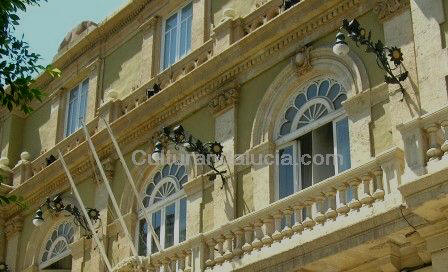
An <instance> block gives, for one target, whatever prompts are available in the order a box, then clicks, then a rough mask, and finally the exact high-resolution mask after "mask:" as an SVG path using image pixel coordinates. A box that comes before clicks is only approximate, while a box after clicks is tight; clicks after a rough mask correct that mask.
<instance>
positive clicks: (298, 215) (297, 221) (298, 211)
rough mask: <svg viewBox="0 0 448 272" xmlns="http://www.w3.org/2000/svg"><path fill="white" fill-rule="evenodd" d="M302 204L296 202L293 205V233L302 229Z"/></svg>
mask: <svg viewBox="0 0 448 272" xmlns="http://www.w3.org/2000/svg"><path fill="white" fill-rule="evenodd" d="M303 207H304V206H303V205H301V204H298V205H294V207H293V208H294V225H293V226H292V230H293V231H294V232H295V233H301V232H302V231H303V229H304V227H303V224H302V210H303Z"/></svg>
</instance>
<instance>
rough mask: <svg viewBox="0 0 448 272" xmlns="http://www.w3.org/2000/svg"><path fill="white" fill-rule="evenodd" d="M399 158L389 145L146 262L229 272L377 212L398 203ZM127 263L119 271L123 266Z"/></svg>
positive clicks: (399, 153)
mask: <svg viewBox="0 0 448 272" xmlns="http://www.w3.org/2000/svg"><path fill="white" fill-rule="evenodd" d="M403 163H404V161H403V152H402V151H401V150H400V149H398V148H394V149H390V150H388V151H386V152H384V153H382V154H380V155H379V156H377V157H376V158H374V159H372V160H371V161H369V162H367V163H366V164H364V165H362V166H359V167H357V168H354V169H350V170H348V171H346V172H343V173H341V174H339V175H337V176H334V177H331V178H328V179H326V180H324V181H322V182H320V183H318V184H316V185H314V186H311V187H309V188H306V189H305V190H302V191H300V192H298V193H296V194H294V195H291V196H289V197H287V198H285V199H282V200H279V201H276V202H274V203H272V204H271V205H270V206H268V207H266V208H263V209H261V210H258V211H255V212H252V213H250V214H247V215H245V216H243V217H240V218H237V219H235V220H233V221H231V222H230V223H229V224H227V225H223V226H221V227H219V228H216V229H215V230H212V231H209V232H206V233H201V234H199V235H198V236H196V237H193V238H191V239H189V240H187V241H185V242H183V243H181V244H179V245H176V246H174V247H171V248H169V249H167V250H165V251H163V252H160V253H156V254H153V255H152V256H151V257H150V261H149V257H147V258H146V261H148V262H147V263H146V265H145V266H146V268H147V269H148V270H149V271H160V269H162V268H163V269H164V270H163V271H168V270H167V267H168V266H169V267H171V269H172V271H176V269H175V268H176V267H177V269H178V270H177V271H233V270H235V269H239V268H242V267H245V266H248V265H251V264H253V263H256V262H259V261H260V259H267V258H269V257H272V256H275V255H277V254H281V253H283V252H286V251H288V250H290V249H293V248H296V247H299V246H301V245H303V244H305V243H308V242H310V241H312V240H315V239H318V238H321V237H322V236H325V235H329V234H331V233H334V232H336V231H338V230H341V229H344V228H347V227H349V226H351V225H354V224H357V223H360V222H363V221H365V220H368V219H371V218H374V217H376V216H381V215H382V214H385V213H387V212H389V211H391V210H393V209H396V208H397V207H399V206H400V205H401V204H402V198H401V194H400V192H399V191H398V187H399V185H400V184H401V177H402V173H403ZM349 191H350V192H352V193H348V192H349ZM200 252H202V253H200ZM131 263H133V262H132V261H129V262H128V263H127V264H123V265H122V266H121V268H120V269H118V271H127V270H126V269H127V268H129V266H130V265H131ZM131 266H132V265H131Z"/></svg>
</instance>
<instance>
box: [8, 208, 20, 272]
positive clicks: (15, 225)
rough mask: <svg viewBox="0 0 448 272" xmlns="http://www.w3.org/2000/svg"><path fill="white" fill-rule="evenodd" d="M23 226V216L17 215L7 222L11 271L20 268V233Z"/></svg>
mask: <svg viewBox="0 0 448 272" xmlns="http://www.w3.org/2000/svg"><path fill="white" fill-rule="evenodd" d="M22 228H23V218H22V217H21V216H16V217H14V218H12V219H10V220H9V221H7V222H6V224H5V235H6V258H5V259H6V263H7V264H8V267H9V269H10V270H11V271H16V269H17V268H18V264H19V260H18V256H19V255H18V254H17V252H19V243H20V234H21V232H22Z"/></svg>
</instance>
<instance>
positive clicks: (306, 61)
mask: <svg viewBox="0 0 448 272" xmlns="http://www.w3.org/2000/svg"><path fill="white" fill-rule="evenodd" d="M311 50H312V48H311V47H309V46H305V47H302V48H301V49H300V50H299V52H298V53H297V55H296V56H295V58H294V62H295V64H296V66H297V74H298V76H299V77H300V76H302V75H304V74H306V73H308V72H309V71H310V70H311V69H312V68H313V67H312V65H311Z"/></svg>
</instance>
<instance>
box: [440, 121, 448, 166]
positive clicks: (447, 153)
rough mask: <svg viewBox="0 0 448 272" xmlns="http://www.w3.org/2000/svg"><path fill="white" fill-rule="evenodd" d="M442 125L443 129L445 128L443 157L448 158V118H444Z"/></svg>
mask: <svg viewBox="0 0 448 272" xmlns="http://www.w3.org/2000/svg"><path fill="white" fill-rule="evenodd" d="M441 125H442V130H443V137H444V140H445V141H444V142H443V144H442V147H441V149H442V151H443V153H444V154H443V158H444V159H445V160H448V120H444V121H442V123H441Z"/></svg>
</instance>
